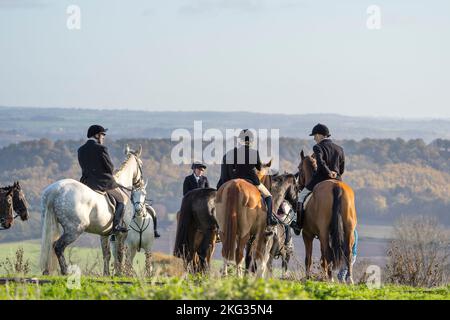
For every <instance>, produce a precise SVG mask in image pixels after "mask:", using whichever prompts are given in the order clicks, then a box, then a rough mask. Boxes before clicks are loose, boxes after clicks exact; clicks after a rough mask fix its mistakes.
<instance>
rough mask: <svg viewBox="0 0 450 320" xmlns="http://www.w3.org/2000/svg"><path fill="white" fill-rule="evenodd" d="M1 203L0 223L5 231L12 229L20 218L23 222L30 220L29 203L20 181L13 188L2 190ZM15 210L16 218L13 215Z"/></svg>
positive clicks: (0, 190)
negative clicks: (15, 221) (15, 220)
mask: <svg viewBox="0 0 450 320" xmlns="http://www.w3.org/2000/svg"><path fill="white" fill-rule="evenodd" d="M0 202H1V204H0V211H1V213H0V223H1V226H2V228H3V229H9V228H11V227H12V225H13V223H14V219H15V218H16V217H18V216H19V217H20V219H21V220H22V221H26V220H28V217H29V214H28V202H27V200H26V199H25V194H24V193H23V190H22V188H21V187H20V184H19V181H16V182H14V184H13V185H12V186H7V187H2V188H0ZM13 210H14V211H15V212H16V213H17V215H16V216H14V215H13Z"/></svg>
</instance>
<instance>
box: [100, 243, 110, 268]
mask: <svg viewBox="0 0 450 320" xmlns="http://www.w3.org/2000/svg"><path fill="white" fill-rule="evenodd" d="M100 243H101V246H102V253H103V275H104V276H109V275H110V272H109V263H110V261H111V248H110V244H109V237H108V236H100Z"/></svg>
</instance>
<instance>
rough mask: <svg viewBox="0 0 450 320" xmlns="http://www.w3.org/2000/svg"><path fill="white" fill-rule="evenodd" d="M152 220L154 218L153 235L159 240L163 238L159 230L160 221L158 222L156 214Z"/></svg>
mask: <svg viewBox="0 0 450 320" xmlns="http://www.w3.org/2000/svg"><path fill="white" fill-rule="evenodd" d="M152 218H153V233H154V234H155V238H159V237H161V235H160V234H159V232H158V230H157V225H158V220H157V218H156V215H155V214H154V215H153V216H152Z"/></svg>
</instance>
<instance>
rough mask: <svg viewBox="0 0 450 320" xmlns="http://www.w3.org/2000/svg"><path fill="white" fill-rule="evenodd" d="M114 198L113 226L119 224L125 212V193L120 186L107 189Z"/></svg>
mask: <svg viewBox="0 0 450 320" xmlns="http://www.w3.org/2000/svg"><path fill="white" fill-rule="evenodd" d="M107 193H108V194H110V195H111V196H112V197H113V198H114V199H115V200H116V202H117V203H116V212H115V213H114V220H113V227H115V226H117V225H119V224H120V222H121V221H122V218H123V215H124V213H125V201H126V195H125V193H124V192H123V191H122V190H121V189H120V188H115V189H112V190H108V191H107Z"/></svg>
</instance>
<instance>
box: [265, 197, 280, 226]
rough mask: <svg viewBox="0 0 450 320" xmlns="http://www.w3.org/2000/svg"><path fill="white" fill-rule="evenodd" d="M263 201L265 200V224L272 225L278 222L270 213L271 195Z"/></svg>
mask: <svg viewBox="0 0 450 320" xmlns="http://www.w3.org/2000/svg"><path fill="white" fill-rule="evenodd" d="M264 201H265V203H266V207H267V225H268V226H274V225H276V224H277V223H278V222H277V220H276V219H275V217H274V216H273V213H272V196H268V197H265V198H264Z"/></svg>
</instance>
